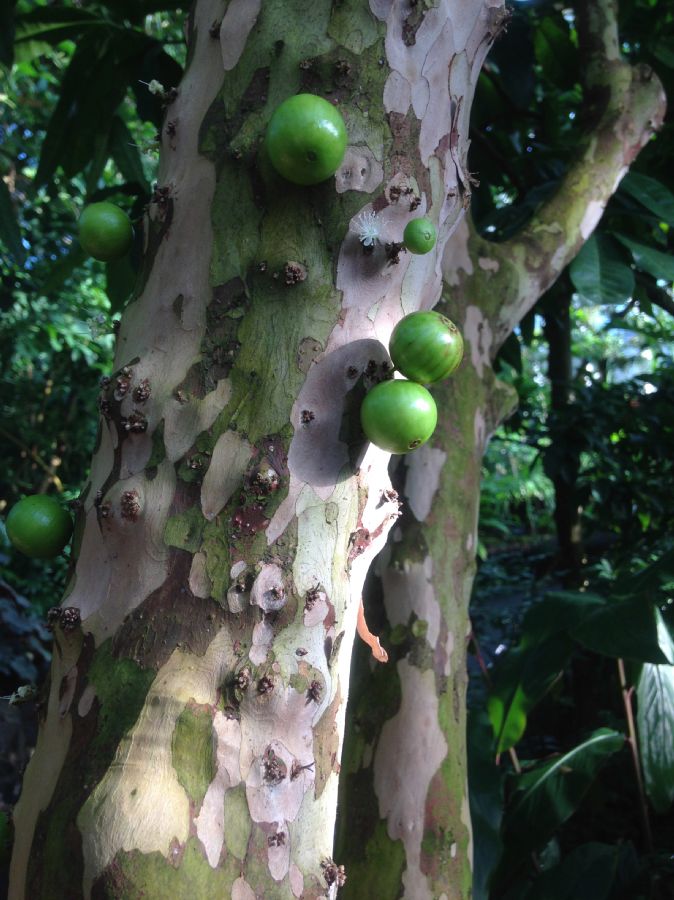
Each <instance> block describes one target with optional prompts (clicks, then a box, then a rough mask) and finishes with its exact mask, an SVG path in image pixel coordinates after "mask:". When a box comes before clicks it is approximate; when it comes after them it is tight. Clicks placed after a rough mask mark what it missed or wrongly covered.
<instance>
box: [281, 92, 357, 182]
mask: <svg viewBox="0 0 674 900" xmlns="http://www.w3.org/2000/svg"><path fill="white" fill-rule="evenodd" d="M345 150H346V128H345V126H344V119H343V118H342V116H341V113H340V112H339V110H338V109H336V108H335V107H334V106H333V105H332V103H328V101H327V100H324V99H323V98H322V97H317V96H316V95H315V94H295V96H294V97H288V99H287V100H284V101H283V103H282V104H281V105H280V106H279V107H278V108H277V109H276V110H275V111H274V114H273V115H272V117H271V120H270V122H269V125H268V126H267V152H268V154H269V158H270V160H271V163H272V165H273V166H274V168H275V169H276V171H277V172H279V174H281V175H283V177H284V178H287V179H288V181H292V182H294V184H318V183H319V181H325V179H326V178H329V177H330V176H331V175H334V174H335V172H336V171H337V169H338V168H339V167H340V165H341V164H342V160H343V159H344V152H345Z"/></svg>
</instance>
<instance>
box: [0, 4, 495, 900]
mask: <svg viewBox="0 0 674 900" xmlns="http://www.w3.org/2000/svg"><path fill="white" fill-rule="evenodd" d="M502 13H503V11H502V3H501V0H471V2H466V0H453V2H450V0H444V2H441V3H440V4H439V5H438V6H436V7H431V8H428V7H427V6H426V5H425V4H410V5H407V4H403V3H400V2H386V0H372V2H371V4H370V7H369V8H368V6H367V5H366V4H364V3H363V2H360V0H344V2H342V3H340V4H332V3H329V2H327V0H319V2H316V3H312V4H310V5H309V6H307V4H306V3H304V2H301V0H291V2H288V0H265V2H264V3H261V2H260V0H257V2H256V0H232V2H230V3H229V4H228V5H227V6H226V7H224V5H223V4H222V2H220V0H199V2H197V4H196V6H195V8H194V10H193V12H192V13H191V14H190V16H189V18H188V21H187V32H188V41H189V64H188V68H187V72H186V74H185V77H184V79H183V81H182V83H181V85H180V88H179V90H178V92H177V96H176V97H173V96H169V97H167V98H166V99H167V104H168V109H167V123H166V126H165V129H164V133H163V137H162V157H161V166H160V179H159V183H158V186H157V188H156V190H155V192H154V194H153V198H152V202H151V204H150V206H149V209H148V215H147V217H146V222H145V229H144V239H145V250H146V253H145V268H144V272H143V276H142V278H141V284H140V286H139V288H138V291H137V295H136V296H135V297H134V298H132V302H131V303H130V305H129V306H128V308H127V310H126V313H125V315H124V317H123V320H122V324H121V329H120V332H119V339H118V346H117V354H116V361H115V372H114V373H113V376H112V379H111V381H110V383H107V382H106V383H105V384H104V385H103V391H102V396H101V412H102V419H101V429H100V438H99V442H98V447H97V450H96V453H95V457H94V460H93V465H92V472H91V477H90V480H89V482H88V483H87V485H86V487H85V489H84V490H83V493H82V497H81V508H80V512H79V521H78V525H77V528H76V536H75V556H76V559H77V562H76V566H75V569H74V572H73V574H72V578H71V582H70V584H69V587H68V590H67V596H66V599H65V600H64V607H63V608H62V609H61V611H60V612H59V613H57V614H55V616H54V622H55V647H56V649H55V654H54V662H53V667H52V672H51V681H50V685H49V688H48V692H47V693H46V695H45V698H44V707H43V718H42V722H41V729H40V737H39V741H38V746H37V749H36V752H35V754H34V757H33V759H32V760H31V763H30V766H29V768H28V770H27V773H26V778H25V783H24V789H23V793H22V796H21V800H20V803H19V804H18V806H17V808H16V812H15V823H16V842H15V848H14V854H13V859H12V867H11V886H10V894H11V896H12V898H17V900H18V898H23V897H30V898H31V900H32V898H48V897H54V898H63V897H68V898H73V900H74V898H76V897H80V896H84V897H96V898H106V897H108V898H112V897H115V898H118V897H124V896H129V897H131V896H140V895H142V896H143V897H146V898H165V897H167V896H171V897H176V898H179V897H190V898H191V897H195V896H210V895H215V894H218V895H220V896H231V897H233V898H236V900H250V898H253V897H264V898H265V900H273V898H277V897H278V898H290V897H302V898H305V900H311V898H316V897H324V896H329V897H332V896H334V895H335V893H336V891H337V888H338V886H339V885H340V884H341V882H342V881H343V874H342V872H340V870H339V869H338V867H337V866H336V865H335V864H334V863H333V862H332V859H331V856H332V838H333V826H334V820H335V812H336V801H337V794H336V792H337V774H338V772H339V768H340V765H339V755H340V748H341V741H342V735H343V724H344V710H345V704H346V698H347V695H348V679H349V661H350V656H351V647H352V643H353V638H354V634H355V630H356V622H357V618H358V610H359V604H360V597H361V591H362V585H363V581H364V578H365V575H366V572H367V569H368V567H369V565H370V563H371V561H372V559H373V558H374V556H375V555H376V554H377V552H378V551H379V550H380V549H381V548H382V547H383V546H384V544H385V541H386V536H387V533H388V531H389V530H390V528H391V526H392V525H393V523H394V521H395V520H396V518H397V516H398V512H399V511H398V504H397V502H396V499H395V496H394V494H393V493H392V492H391V491H390V482H389V479H388V475H387V471H386V466H387V462H388V455H387V454H385V453H383V452H382V451H380V450H378V449H377V448H375V447H373V446H369V445H367V444H366V443H365V442H364V440H363V437H362V435H361V434H360V432H359V426H358V406H359V400H360V398H361V397H362V394H363V390H364V388H365V387H368V386H370V385H371V384H372V383H373V382H374V381H376V380H377V378H380V377H382V374H383V372H384V371H385V369H386V365H387V363H388V356H387V352H386V345H387V343H388V337H389V335H390V332H391V330H392V328H393V327H394V325H395V324H396V322H397V321H398V320H399V319H400V318H401V317H402V316H403V315H404V314H405V313H407V312H410V311H412V310H414V309H418V308H430V307H431V306H433V305H434V304H435V303H436V302H437V300H438V297H439V295H440V291H441V285H442V269H441V260H442V255H443V251H444V248H445V246H446V245H447V242H448V241H449V239H450V237H451V235H452V233H453V232H454V230H455V229H456V228H457V226H458V224H459V223H460V222H461V220H462V217H463V213H464V209H465V207H466V206H467V203H468V197H469V193H470V178H469V176H468V171H467V166H466V152H467V134H468V117H469V112H470V104H471V99H472V94H473V90H474V87H475V82H476V79H477V75H478V73H479V70H480V67H481V64H482V61H483V59H484V57H485V55H486V52H487V50H488V47H489V45H490V42H491V40H492V39H493V37H494V36H495V34H496V33H497V32H498V30H499V29H500V27H501V24H502V18H503V15H502ZM297 91H309V92H312V93H317V94H320V95H322V96H327V97H330V98H331V99H334V101H335V102H336V103H338V104H339V106H340V108H341V109H342V110H343V112H344V115H345V118H346V121H347V130H348V133H349V140H350V146H349V148H348V150H347V154H346V157H345V160H344V163H343V165H342V167H341V168H340V170H339V171H338V172H337V175H336V178H335V180H334V181H333V180H330V181H329V182H327V183H325V184H323V185H320V186H317V187H315V188H308V189H306V188H296V187H293V186H292V185H289V184H288V183H286V182H284V181H282V180H281V179H280V178H279V177H278V176H276V175H275V174H274V173H273V172H272V171H271V170H270V167H269V165H268V162H267V160H266V158H265V154H264V150H263V149H262V147H261V144H260V139H261V136H262V134H263V131H264V126H265V124H266V122H267V121H268V119H269V116H270V114H271V112H272V111H273V109H274V108H275V107H276V106H277V105H278V104H279V103H280V102H281V101H282V100H283V99H285V97H287V96H288V95H289V94H292V93H294V92H297ZM169 123H170V127H169ZM362 211H368V212H375V213H376V216H377V219H376V221H377V223H378V227H379V230H380V236H379V244H378V245H377V247H376V248H375V251H374V252H373V253H372V254H370V255H368V254H365V252H364V250H363V246H362V245H361V243H360V241H359V239H358V234H357V223H356V221H355V220H356V218H357V216H358V215H359V214H360V213H361V212H362ZM425 213H428V214H429V215H430V216H431V217H432V218H433V220H434V221H435V222H436V224H437V226H438V234H439V239H438V244H437V248H436V250H435V251H434V252H432V253H430V254H428V255H426V256H424V257H414V258H411V257H410V256H409V255H408V254H401V256H400V259H399V261H398V262H396V261H395V260H394V259H392V258H391V256H392V254H390V253H388V254H387V252H386V251H385V248H384V245H385V244H386V243H391V242H397V241H400V239H401V235H402V231H403V229H404V225H405V224H406V223H407V221H408V220H409V219H410V218H411V217H412V216H413V215H414V216H418V215H423V214H425ZM478 324H479V323H478V322H477V321H476V322H475V323H474V325H475V327H476V328H477V327H478ZM466 325H467V327H468V328H471V327H473V325H471V323H470V322H468V321H467V323H466ZM469 340H471V341H475V337H474V336H473V337H471V336H469ZM480 352H481V351H480ZM480 358H482V357H480ZM467 377H469V378H472V376H471V375H468V376H467ZM456 405H457V413H460V414H461V416H462V417H463V418H462V423H463V421H464V420H465V421H466V422H467V421H468V420H470V419H471V417H472V419H473V421H474V422H476V421H477V418H478V416H477V413H476V412H475V410H474V409H473V408H472V407H471V408H470V409H468V408H466V407H464V405H463V403H462V402H460V401H459V399H458V398H457V401H456ZM443 430H444V432H445V433H447V431H449V430H450V429H449V428H448V427H447V426H445V428H444V429H443ZM482 434H483V436H486V429H483V431H482ZM435 452H441V451H435ZM472 453H473V456H474V461H473V463H472V469H471V472H469V473H468V479H469V490H470V496H471V497H472V498H473V508H472V509H468V510H467V511H466V512H465V515H466V516H467V521H468V520H469V522H470V527H471V529H472V532H471V533H473V532H474V528H475V515H476V508H475V498H476V497H477V472H478V469H477V468H475V466H476V465H477V466H478V467H479V454H476V453H475V451H474V450H473V451H472ZM423 458H424V457H420V459H423ZM430 459H431V465H432V466H433V465H435V462H434V459H435V457H434V456H433V455H432V454H431V457H430ZM412 466H414V464H412ZM412 471H413V468H412V469H410V472H412ZM409 477H412V475H410V476H409ZM408 480H409V478H408ZM410 496H412V497H413V496H414V493H413V492H411V491H410ZM447 496H448V500H449V501H450V502H452V503H453V502H455V500H456V501H458V500H460V499H461V498H460V497H456V495H454V494H451V493H448V495H447ZM410 502H411V504H412V506H413V508H414V506H415V502H416V501H413V500H412V501H410ZM419 508H420V507H417V513H418V509H419ZM417 513H415V515H417ZM462 515H463V513H462ZM468 549H470V548H468ZM464 553H465V551H463V550H462V551H461V554H464ZM461 554H460V556H461V559H459V558H458V557H457V559H456V560H455V561H454V562H452V561H451V560H450V562H451V566H450V569H451V571H452V573H453V577H454V578H457V577H458V578H459V580H460V581H463V582H465V581H467V580H468V578H467V576H465V575H462V574H461V572H462V567H463V566H464V561H463V556H462V555H461ZM470 566H472V560H471V561H469V567H470ZM450 569H445V568H443V567H442V566H441V565H440V564H439V563H438V567H437V570H436V571H437V572H438V575H439V577H444V575H445V574H449V572H450ZM455 626H456V627H459V628H460V627H461V624H460V622H459V620H457V621H456V622H455V621H454V620H449V619H448V620H447V622H446V623H445V624H444V625H443V627H442V629H440V628H438V635H437V636H436V637H439V635H440V632H441V633H442V641H443V642H444V643H443V648H444V649H443V650H442V651H441V652H443V653H445V655H446V656H447V660H445V662H444V663H441V664H440V669H441V670H442V671H444V672H445V675H447V674H448V672H449V669H448V668H447V666H448V658H449V657H448V654H449V649H450V645H451V643H452V641H453V640H454V637H453V634H454V631H453V629H454V627H455ZM432 636H433V635H432ZM375 650H376V645H375ZM402 665H403V662H402V661H401V662H399V663H398V670H399V671H400V668H401V666H402ZM443 666H444V668H443ZM408 668H409V671H408V672H406V673H405V674H404V678H403V679H402V685H403V687H402V689H403V692H404V696H405V697H406V700H407V701H408V702H412V703H413V702H414V700H415V697H416V696H417V693H418V689H419V686H420V685H423V683H424V679H426V680H428V679H430V680H431V681H432V680H433V677H434V676H433V672H432V671H431V670H430V669H429V670H428V671H427V673H426V674H423V673H421V678H419V677H418V676H417V672H416V670H413V669H412V668H411V667H408ZM391 675H393V673H391ZM430 696H431V695H430V694H429V697H430ZM448 696H449V697H451V702H452V704H453V708H455V709H456V715H455V719H456V721H455V722H454V723H453V724H452V725H451V726H450V725H449V720H448V723H447V729H448V733H449V729H450V727H451V729H457V730H460V729H461V727H462V722H463V712H462V696H461V690H460V688H459V689H458V691H457V693H456V694H454V693H453V692H450V694H449V695H448ZM443 702H444V701H443ZM437 706H438V704H437V702H436V703H435V706H434V707H433V709H434V710H435V709H436V708H437ZM442 724H443V723H440V725H438V723H437V722H435V723H434V726H433V727H432V728H431V729H429V730H428V731H427V733H426V735H425V739H427V740H428V742H429V748H431V747H432V752H433V754H435V757H437V764H439V763H440V756H439V755H438V754H439V753H440V752H441V753H442V756H444V755H445V753H446V749H445V748H446V746H447V744H446V739H445V738H444V737H443V735H442V729H441V725H442ZM392 738H393V740H397V739H398V738H397V736H396V735H395V734H393V735H392ZM435 757H434V758H435ZM387 767H388V762H387V760H386V759H384V760H383V763H382V766H381V772H382V775H381V777H382V778H383V779H384V782H385V783H390V778H391V777H392V776H391V775H387V774H386V769H387ZM462 767H463V763H462V761H460V762H459V764H458V768H457V769H456V771H455V770H454V769H452V773H453V774H452V779H453V783H452V790H453V794H452V803H453V802H454V800H455V799H456V798H457V797H458V795H459V792H460V791H462V788H460V787H458V785H459V783H461V784H462V783H463V779H464V775H463V768H462ZM429 771H430V769H429V768H428V767H426V768H425V770H424V772H422V773H421V776H420V779H419V782H418V784H417V785H416V787H415V800H414V803H417V802H418V799H419V797H420V791H421V790H422V788H423V785H424V782H425V780H426V778H427V773H428V772H429ZM462 817H463V818H462V823H463V824H462V831H461V833H460V834H459V833H458V832H457V840H458V841H459V843H460V848H461V854H462V859H463V862H462V866H463V868H464V871H465V860H466V859H467V854H466V848H467V845H468V837H467V835H468V818H467V807H466V804H465V800H462ZM410 846H411V845H410ZM412 849H413V848H412ZM66 861H67V862H66ZM410 877H412V878H414V877H415V876H414V872H412V874H411V876H410ZM467 878H468V876H467V875H465V876H464V879H467ZM354 890H356V891H358V890H359V887H358V882H357V880H355V883H354ZM361 896H362V893H361Z"/></svg>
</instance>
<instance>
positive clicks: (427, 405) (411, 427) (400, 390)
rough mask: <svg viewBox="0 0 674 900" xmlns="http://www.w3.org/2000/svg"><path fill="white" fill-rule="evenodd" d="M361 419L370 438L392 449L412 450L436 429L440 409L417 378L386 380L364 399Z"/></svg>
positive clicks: (396, 451)
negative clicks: (412, 379) (411, 379)
mask: <svg viewBox="0 0 674 900" xmlns="http://www.w3.org/2000/svg"><path fill="white" fill-rule="evenodd" d="M360 421H361V424H362V426H363V431H364V432H365V434H366V436H367V438H368V440H370V441H372V443H373V444H376V445H377V447H381V449H382V450H388V452H389V453H408V452H409V451H410V450H414V449H415V448H416V447H420V446H421V445H422V444H424V443H425V442H426V441H427V440H428V439H429V437H430V436H431V435H432V434H433V432H434V431H435V425H436V423H437V421H438V410H437V408H436V406H435V400H433V398H432V397H431V395H430V394H429V393H428V391H427V390H426V388H425V387H422V386H421V385H420V384H416V382H414V381H402V380H399V379H395V380H393V381H382V382H381V383H380V384H377V385H375V387H373V388H372V390H371V391H370V392H369V393H368V394H367V396H366V397H365V399H364V400H363V403H362V406H361V408H360Z"/></svg>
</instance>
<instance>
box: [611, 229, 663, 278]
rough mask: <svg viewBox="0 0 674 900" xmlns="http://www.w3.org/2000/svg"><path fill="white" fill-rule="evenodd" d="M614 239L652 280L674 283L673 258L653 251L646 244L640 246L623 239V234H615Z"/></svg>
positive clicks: (658, 251)
mask: <svg viewBox="0 0 674 900" xmlns="http://www.w3.org/2000/svg"><path fill="white" fill-rule="evenodd" d="M616 238H617V239H618V240H619V241H620V243H621V244H623V245H624V246H625V247H627V249H628V250H629V251H630V253H631V254H632V259H633V260H634V262H635V264H636V265H637V266H638V267H639V268H640V269H643V271H644V272H648V273H649V275H652V276H653V277H654V278H661V279H663V280H664V281H674V256H671V255H670V254H669V253H663V252H662V251H661V250H654V249H653V247H649V246H647V245H646V244H640V243H639V242H638V241H633V240H632V239H631V238H627V237H625V236H624V235H623V234H616Z"/></svg>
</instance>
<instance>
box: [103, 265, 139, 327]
mask: <svg viewBox="0 0 674 900" xmlns="http://www.w3.org/2000/svg"><path fill="white" fill-rule="evenodd" d="M105 274H106V293H107V295H108V297H109V299H110V312H112V313H116V312H121V311H122V310H123V309H124V307H125V306H126V303H127V301H128V299H129V297H130V296H131V293H132V291H133V288H134V285H135V283H136V274H137V273H136V271H135V269H134V268H133V265H132V264H131V259H130V257H129V254H128V253H127V254H125V256H123V257H122V258H121V259H116V260H113V261H112V262H109V263H108V264H107V265H106V267H105Z"/></svg>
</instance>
